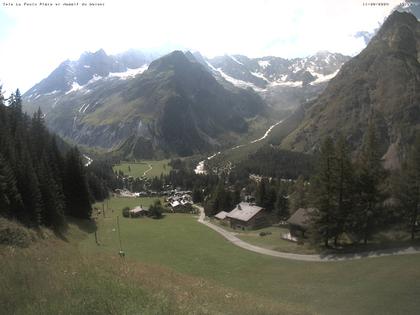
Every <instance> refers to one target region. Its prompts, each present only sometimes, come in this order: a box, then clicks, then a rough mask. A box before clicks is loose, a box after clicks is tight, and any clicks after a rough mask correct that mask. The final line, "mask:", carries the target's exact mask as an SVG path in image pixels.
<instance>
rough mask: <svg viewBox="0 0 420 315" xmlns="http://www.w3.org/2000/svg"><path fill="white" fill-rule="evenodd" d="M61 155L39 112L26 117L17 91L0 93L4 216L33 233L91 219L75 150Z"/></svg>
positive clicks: (1, 207) (0, 182)
mask: <svg viewBox="0 0 420 315" xmlns="http://www.w3.org/2000/svg"><path fill="white" fill-rule="evenodd" d="M66 151H67V152H66V154H64V153H63V152H62V151H60V150H59V147H58V145H57V139H56V138H55V136H54V135H52V134H50V133H49V132H48V131H47V129H46V127H45V125H44V116H43V114H42V113H41V111H40V110H39V111H38V112H36V113H35V114H34V115H33V117H29V116H28V115H26V114H24V113H22V101H21V95H20V92H19V90H17V91H16V93H13V94H12V95H11V96H10V97H9V99H8V100H7V106H6V100H5V99H4V97H3V95H2V93H1V90H0V215H1V216H5V217H7V218H11V219H17V220H19V221H20V222H22V223H24V224H26V225H27V226H31V227H38V226H41V225H43V226H47V227H51V228H59V227H60V226H63V225H64V224H65V216H66V215H70V216H74V217H78V218H89V217H90V214H91V200H90V197H89V188H88V182H87V177H86V174H85V170H84V166H83V162H82V159H81V155H80V153H79V151H78V150H77V148H70V147H68V148H67V150H66Z"/></svg>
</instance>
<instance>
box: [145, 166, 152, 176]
mask: <svg viewBox="0 0 420 315" xmlns="http://www.w3.org/2000/svg"><path fill="white" fill-rule="evenodd" d="M152 169H153V166H152V164H149V169H148V170H145V171H144V172H143V176H146V174H147V173H149V172H150V171H151V170H152Z"/></svg>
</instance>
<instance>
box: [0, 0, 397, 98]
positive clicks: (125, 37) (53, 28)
mask: <svg viewBox="0 0 420 315" xmlns="http://www.w3.org/2000/svg"><path fill="white" fill-rule="evenodd" d="M74 1H78V2H77V3H78V4H79V5H78V6H73V7H69V6H64V5H63V4H64V2H67V3H71V0H68V1H65V0H55V1H52V0H44V3H50V4H55V3H60V4H61V5H60V6H55V5H53V6H48V7H47V6H40V2H38V1H34V3H35V4H38V5H37V6H24V2H26V3H32V2H31V0H27V1H23V0H9V1H7V0H6V1H4V0H1V1H0V85H3V91H5V92H6V94H7V93H10V92H11V91H12V90H15V89H16V88H20V90H21V91H22V92H24V91H26V90H28V89H29V88H30V87H32V86H33V85H34V84H36V83H37V82H39V81H40V80H42V79H43V78H45V77H47V76H48V74H49V73H51V72H52V71H53V70H54V69H55V68H56V67H57V66H58V65H59V64H60V63H61V62H62V61H64V60H66V59H71V60H76V59H78V57H79V56H80V55H81V54H82V53H83V52H85V51H96V50H98V49H100V48H103V49H104V50H105V51H106V52H107V53H108V54H115V53H119V52H123V51H125V50H127V49H130V48H135V49H143V50H160V51H163V52H166V51H168V50H173V49H183V50H186V49H190V50H198V51H200V52H201V53H202V54H203V55H205V56H207V57H213V56H217V55H224V54H243V55H247V56H249V57H261V56H267V55H271V56H279V57H284V58H293V57H305V56H308V55H311V54H314V53H316V52H317V51H321V50H328V51H331V52H340V53H343V54H346V55H355V54H357V53H359V52H360V51H361V50H362V49H363V48H364V47H365V42H364V40H363V38H361V37H356V36H355V34H356V33H357V32H360V31H367V32H372V31H373V30H375V29H376V28H378V26H379V25H380V23H382V22H383V20H384V19H385V18H386V16H387V15H388V14H389V13H390V11H391V10H392V9H393V7H394V6H396V5H397V4H399V3H400V2H401V0H371V1H370V0H360V1H359V0H299V1H296V0H288V1H286V0H90V1H86V2H85V3H89V2H93V3H96V4H103V5H101V6H94V7H90V6H82V2H84V0H74ZM6 3H12V4H14V5H13V6H7V5H6ZM17 3H21V4H22V5H21V6H17V5H16V4H17ZM366 3H386V4H388V5H382V6H380V5H364V4H366Z"/></svg>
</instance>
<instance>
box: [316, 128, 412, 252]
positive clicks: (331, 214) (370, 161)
mask: <svg viewBox="0 0 420 315" xmlns="http://www.w3.org/2000/svg"><path fill="white" fill-rule="evenodd" d="M308 199H309V204H310V206H312V207H314V208H316V211H315V212H313V217H312V223H313V226H312V231H311V232H312V236H313V237H314V239H316V240H320V241H322V242H323V243H324V245H325V246H326V247H328V246H329V245H330V243H329V242H330V241H333V242H334V245H335V246H336V245H337V243H338V241H339V239H340V237H341V236H343V235H344V234H345V235H347V236H351V238H352V240H353V241H354V242H363V243H364V244H366V243H367V242H368V241H369V240H370V239H371V238H372V236H373V235H374V234H375V233H376V232H378V231H380V230H382V229H386V228H389V227H391V226H396V225H399V227H400V228H401V227H403V228H405V229H407V228H408V230H409V232H410V234H411V239H414V237H415V233H416V230H417V228H418V220H419V206H420V137H418V138H417V140H416V141H415V143H414V144H413V145H412V147H411V148H410V149H409V150H408V152H407V154H406V155H405V158H404V159H403V161H402V165H401V169H400V170H394V171H387V170H385V169H384V167H383V163H382V160H381V155H380V150H379V143H378V139H377V136H376V132H375V128H374V126H373V124H371V125H370V126H369V129H368V131H367V133H366V135H365V138H364V141H363V146H362V148H361V151H360V152H359V154H358V155H357V156H356V157H353V158H352V156H351V154H350V151H349V148H348V146H347V143H346V141H345V139H344V138H343V137H340V138H339V139H338V140H337V141H335V142H334V141H333V139H331V138H329V137H328V138H326V139H325V140H324V142H323V144H322V146H321V149H320V154H319V159H318V165H317V169H316V172H315V175H314V176H313V177H312V179H311V182H310V189H309V198H308Z"/></svg>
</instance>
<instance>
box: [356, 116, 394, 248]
mask: <svg viewBox="0 0 420 315" xmlns="http://www.w3.org/2000/svg"><path fill="white" fill-rule="evenodd" d="M357 173H358V174H357V183H356V187H357V188H358V191H357V199H358V203H357V211H356V212H355V215H354V222H353V224H352V225H353V230H354V232H355V233H356V234H359V235H360V236H361V237H362V238H363V242H364V244H367V242H368V240H369V238H370V237H371V235H372V234H373V233H374V232H375V230H376V229H377V228H378V227H379V226H378V225H379V223H380V219H381V218H380V216H381V210H382V204H383V201H384V199H385V198H384V194H383V193H382V190H381V184H382V183H383V182H384V179H385V176H386V173H385V171H384V169H383V167H382V164H381V157H380V154H379V148H378V141H377V138H376V132H375V128H374V125H373V123H370V124H369V128H368V131H367V133H366V135H365V139H364V144H363V148H362V152H361V155H360V158H359V161H358V167H357Z"/></svg>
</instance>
